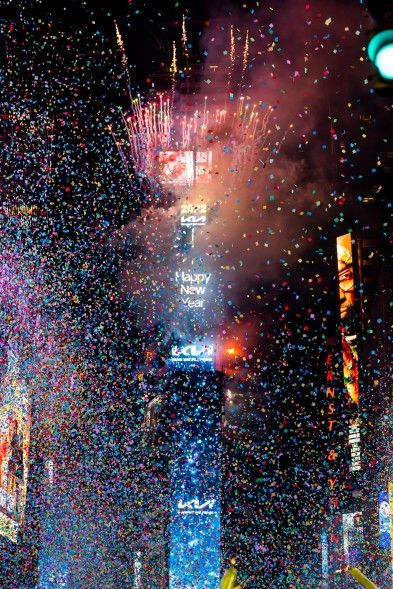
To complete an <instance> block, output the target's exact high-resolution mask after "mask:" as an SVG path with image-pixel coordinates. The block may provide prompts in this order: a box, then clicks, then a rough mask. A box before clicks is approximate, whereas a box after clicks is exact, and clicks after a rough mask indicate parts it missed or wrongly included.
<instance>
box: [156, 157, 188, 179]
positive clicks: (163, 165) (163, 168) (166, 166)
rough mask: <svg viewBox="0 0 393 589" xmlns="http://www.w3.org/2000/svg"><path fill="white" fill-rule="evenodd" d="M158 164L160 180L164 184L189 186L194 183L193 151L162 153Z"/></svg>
mask: <svg viewBox="0 0 393 589" xmlns="http://www.w3.org/2000/svg"><path fill="white" fill-rule="evenodd" d="M158 162H159V167H160V180H161V182H162V183H163V184H172V185H175V186H189V185H191V184H193V183H194V153H193V152H192V151H160V153H159V156H158Z"/></svg>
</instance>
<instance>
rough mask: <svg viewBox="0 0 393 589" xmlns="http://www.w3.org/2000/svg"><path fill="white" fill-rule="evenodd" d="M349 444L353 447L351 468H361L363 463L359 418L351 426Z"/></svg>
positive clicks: (355, 469) (353, 469)
mask: <svg viewBox="0 0 393 589" xmlns="http://www.w3.org/2000/svg"><path fill="white" fill-rule="evenodd" d="M348 444H349V447H350V449H351V470H352V472H355V471H357V470H361V468H362V463H361V458H360V424H359V420H357V419H356V420H354V421H353V422H352V423H351V424H350V426H349V437H348Z"/></svg>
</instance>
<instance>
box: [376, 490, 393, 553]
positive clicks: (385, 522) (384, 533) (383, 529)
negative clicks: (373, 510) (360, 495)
mask: <svg viewBox="0 0 393 589" xmlns="http://www.w3.org/2000/svg"><path fill="white" fill-rule="evenodd" d="M378 519H379V546H380V547H381V548H385V549H386V550H389V549H390V547H391V538H390V505H389V493H388V492H387V491H380V492H379V493H378Z"/></svg>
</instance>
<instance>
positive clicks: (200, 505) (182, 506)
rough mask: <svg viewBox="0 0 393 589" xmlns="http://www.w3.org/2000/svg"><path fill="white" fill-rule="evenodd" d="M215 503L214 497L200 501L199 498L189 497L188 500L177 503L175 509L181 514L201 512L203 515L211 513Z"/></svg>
mask: <svg viewBox="0 0 393 589" xmlns="http://www.w3.org/2000/svg"><path fill="white" fill-rule="evenodd" d="M215 505H216V499H207V501H202V502H200V501H199V499H190V500H189V501H183V500H182V499H180V501H179V502H178V504H177V509H178V511H179V512H182V513H183V514H186V513H187V514H191V513H196V514H198V513H199V514H203V515H212V514H213V513H214V511H212V510H213V509H214V507H215Z"/></svg>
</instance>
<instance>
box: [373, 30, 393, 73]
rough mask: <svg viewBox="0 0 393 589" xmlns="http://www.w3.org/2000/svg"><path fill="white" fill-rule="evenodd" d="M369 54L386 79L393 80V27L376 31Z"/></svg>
mask: <svg viewBox="0 0 393 589" xmlns="http://www.w3.org/2000/svg"><path fill="white" fill-rule="evenodd" d="M368 56H369V58H370V59H371V61H372V62H373V64H374V65H375V67H376V68H377V70H378V73H379V75H380V76H381V78H383V79H384V80H393V29H388V30H387V31H381V32H379V33H376V34H375V35H374V37H373V38H372V39H371V41H370V43H369V45H368Z"/></svg>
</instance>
